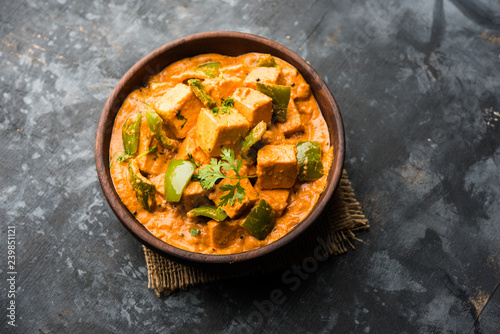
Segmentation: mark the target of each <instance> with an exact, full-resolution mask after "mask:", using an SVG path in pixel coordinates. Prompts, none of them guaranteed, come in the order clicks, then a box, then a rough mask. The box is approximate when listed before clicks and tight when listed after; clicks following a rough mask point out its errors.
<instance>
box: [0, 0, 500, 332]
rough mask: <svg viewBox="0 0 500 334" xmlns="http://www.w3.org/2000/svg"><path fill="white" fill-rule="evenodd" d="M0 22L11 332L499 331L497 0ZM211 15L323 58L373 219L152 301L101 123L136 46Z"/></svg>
mask: <svg viewBox="0 0 500 334" xmlns="http://www.w3.org/2000/svg"><path fill="white" fill-rule="evenodd" d="M0 21H1V25H0V32H1V33H0V36H1V37H0V64H1V72H0V84H1V87H2V89H1V92H0V94H1V95H0V138H1V141H2V145H1V148H0V153H1V157H2V162H1V164H0V189H1V192H0V218H1V219H2V226H3V227H2V228H1V229H0V257H1V258H2V261H0V278H1V283H0V296H1V297H0V300H1V310H2V311H1V312H0V316H1V318H2V323H1V327H0V331H1V332H2V333H5V332H7V333H11V332H12V333H66V332H67V333H179V332H189V333H213V332H222V333H233V332H265V333H276V332H300V333H328V332H336V333H396V332H397V333H429V332H433V333H445V332H446V333H448V332H453V333H472V332H474V333H498V332H499V331H500V292H498V291H497V290H500V289H498V286H499V284H500V222H499V217H500V176H499V175H500V102H499V97H500V81H499V78H500V3H499V2H498V1H494V0H471V1H466V0H450V1H443V0H425V1H418V2H415V1H402V2H399V1H363V0H360V1H351V0H339V1H334V2H333V1H327V0H317V1H310V2H304V1H300V0H293V1H274V2H272V1H239V0H225V1H210V0H208V1H158V2H154V3H153V2H138V1H130V0H122V1H120V0H117V1H106V2H102V3H101V2H99V1H67V0H58V1H47V2H45V1H32V0H30V1H24V0H23V1H3V2H2V10H1V12H0ZM213 30H236V31H242V32H248V33H253V34H256V35H261V36H264V37H267V38H270V39H272V40H274V41H276V42H278V43H281V44H283V45H285V46H286V47H288V48H290V49H291V50H293V51H295V52H297V53H298V54H299V55H300V56H301V57H303V58H304V59H306V60H308V61H309V62H310V63H311V65H312V66H313V67H314V68H315V69H316V70H317V71H318V72H319V73H321V74H322V76H323V78H324V80H325V81H326V82H327V84H328V86H329V87H330V89H331V91H332V92H333V94H334V96H335V97H336V99H337V102H338V104H339V106H340V108H341V111H342V115H343V118H344V122H345V129H346V140H347V152H346V153H347V154H346V162H345V168H346V170H347V172H348V173H349V175H350V178H351V180H352V184H353V187H354V189H355V191H356V193H357V196H358V198H359V200H360V202H361V204H362V206H363V209H364V210H365V212H366V215H367V217H368V218H369V219H370V223H371V229H370V230H369V231H368V232H364V233H361V234H359V235H358V237H359V238H361V239H363V240H364V243H361V242H356V243H355V245H356V250H350V251H349V252H348V253H347V254H345V255H341V256H337V257H331V258H329V259H328V260H327V261H325V262H323V263H321V265H320V266H319V268H318V269H317V270H315V271H314V272H312V273H308V274H301V275H300V276H297V277H299V278H298V279H297V281H298V282H299V283H298V284H290V282H286V281H283V280H282V279H281V277H282V274H283V272H276V273H272V274H268V275H264V276H256V277H247V278H243V279H234V280H229V281H223V282H217V283H211V284H206V285H203V286H199V287H195V288H191V289H189V290H188V291H185V292H178V293H174V294H173V295H171V296H169V297H164V298H158V297H156V295H155V294H154V292H153V291H152V290H149V289H148V288H147V270H146V264H145V259H144V255H143V252H142V249H141V245H140V244H139V243H138V242H137V241H136V240H135V239H134V238H133V237H132V236H131V235H130V234H129V233H128V232H127V231H126V230H125V229H124V228H123V226H122V225H121V224H120V223H119V222H118V220H117V219H116V218H115V217H114V215H113V213H112V211H111V210H110V208H109V206H108V205H107V202H106V201H105V199H104V196H103V195H102V192H101V190H100V186H99V183H98V181H97V176H96V172H95V165H94V138H95V131H96V127H97V122H98V119H99V116H100V113H101V110H102V107H103V106H104V103H105V101H106V99H107V97H108V96H109V94H110V93H111V91H112V89H113V87H114V86H115V85H116V84H117V82H118V80H119V79H120V78H121V77H122V76H123V74H124V73H125V72H126V71H127V70H128V69H129V68H130V67H131V66H132V65H133V64H134V63H136V62H137V61H138V60H139V59H140V58H142V57H143V56H144V55H146V54H147V53H149V52H150V51H152V50H153V49H155V48H157V47H159V46H161V45H163V44H165V43H167V42H169V41H172V40H174V39H177V38H180V37H183V36H186V35H189V34H192V33H197V32H204V31H213ZM8 226H14V227H15V232H16V236H15V242H16V250H15V252H16V255H15V257H16V263H15V270H16V275H15V278H16V280H15V284H14V288H15V289H14V294H15V298H11V297H9V296H8V295H9V291H11V290H10V286H11V284H10V283H12V282H11V281H7V279H9V278H10V276H9V272H10V270H9V268H8V262H7V256H8V234H9V229H8ZM275 289H280V290H282V291H283V292H284V295H283V296H282V298H281V299H280V300H279V302H278V303H274V304H269V300H270V298H271V297H270V296H271V294H272V291H273V290H275ZM13 299H14V300H15V303H16V304H15V305H16V311H15V315H16V319H15V324H16V327H15V328H13V327H11V326H10V325H8V323H7V320H9V319H8V318H7V317H6V316H7V315H8V312H9V311H8V310H7V307H8V306H9V305H10V304H9V303H10V301H11V300H13Z"/></svg>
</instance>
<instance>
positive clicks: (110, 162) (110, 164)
mask: <svg viewBox="0 0 500 334" xmlns="http://www.w3.org/2000/svg"><path fill="white" fill-rule="evenodd" d="M117 154H118V152H115V154H113V156H112V157H111V159H109V169H111V167H113V159H114V158H115V156H116V155H117Z"/></svg>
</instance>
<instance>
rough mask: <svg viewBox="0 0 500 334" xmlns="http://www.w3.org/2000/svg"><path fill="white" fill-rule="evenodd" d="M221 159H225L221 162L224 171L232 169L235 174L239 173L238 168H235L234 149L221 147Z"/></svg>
mask: <svg viewBox="0 0 500 334" xmlns="http://www.w3.org/2000/svg"><path fill="white" fill-rule="evenodd" d="M220 158H221V160H225V162H222V168H223V169H224V170H226V171H230V170H234V171H235V172H236V176H240V175H239V170H238V171H237V170H236V165H235V160H236V157H235V156H234V151H233V150H230V149H228V148H226V147H223V148H222V154H221V155H220Z"/></svg>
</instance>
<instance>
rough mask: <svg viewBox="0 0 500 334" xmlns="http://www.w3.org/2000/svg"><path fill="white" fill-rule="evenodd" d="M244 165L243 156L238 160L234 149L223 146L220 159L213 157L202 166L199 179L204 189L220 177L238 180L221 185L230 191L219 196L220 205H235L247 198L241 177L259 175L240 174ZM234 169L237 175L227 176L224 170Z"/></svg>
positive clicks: (208, 187) (211, 185) (223, 188)
mask: <svg viewBox="0 0 500 334" xmlns="http://www.w3.org/2000/svg"><path fill="white" fill-rule="evenodd" d="M242 165H243V162H242V160H241V158H239V159H237V160H236V156H235V154H234V151H233V150H232V149H228V148H226V147H223V148H222V154H221V158H220V160H217V159H215V158H212V159H211V160H210V164H208V165H204V166H202V167H201V168H200V169H199V170H198V179H199V180H200V184H201V186H202V187H203V188H204V189H210V188H212V187H213V186H214V185H215V183H216V182H217V181H218V180H220V179H232V180H238V182H236V184H225V185H222V186H221V187H220V190H222V191H227V192H228V193H227V194H225V195H223V196H221V197H220V198H219V206H224V205H227V204H229V205H234V203H235V201H238V202H240V203H242V202H243V201H244V199H245V194H246V192H245V188H243V186H242V185H241V183H240V180H241V179H245V178H253V177H257V175H249V176H240V170H241V167H242ZM230 170H233V171H234V172H235V173H236V176H227V175H225V174H224V173H223V172H222V171H225V172H228V171H230Z"/></svg>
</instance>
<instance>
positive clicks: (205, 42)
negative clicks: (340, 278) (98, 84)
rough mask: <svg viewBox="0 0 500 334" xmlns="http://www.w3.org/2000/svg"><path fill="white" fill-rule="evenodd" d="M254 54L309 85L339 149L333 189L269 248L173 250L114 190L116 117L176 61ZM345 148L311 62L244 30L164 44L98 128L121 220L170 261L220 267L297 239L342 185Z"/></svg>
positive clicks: (99, 150)
mask: <svg viewBox="0 0 500 334" xmlns="http://www.w3.org/2000/svg"><path fill="white" fill-rule="evenodd" d="M249 52H261V53H269V54H271V55H273V56H276V57H279V58H281V59H283V60H285V61H287V62H288V63H290V64H291V65H293V66H295V68H297V69H298V70H299V72H300V73H301V74H302V76H303V77H304V78H305V80H306V81H307V82H308V83H309V85H310V87H311V91H312V92H313V94H314V96H315V97H316V100H317V102H318V104H319V107H320V108H321V111H322V113H323V116H324V118H325V120H326V123H327V124H328V127H329V129H330V142H331V144H332V145H333V147H334V162H333V164H332V166H331V169H330V171H329V176H328V185H327V187H326V189H325V191H324V193H323V194H322V195H321V197H320V198H319V200H318V202H317V204H316V206H315V207H314V209H313V210H312V211H311V212H310V214H309V215H308V216H307V217H306V219H305V220H303V221H302V222H300V223H299V224H297V225H296V226H295V228H294V229H293V230H292V231H290V232H289V233H288V234H287V235H285V236H284V237H282V238H281V239H278V240H277V241H275V242H273V243H271V244H269V245H266V246H264V247H261V248H258V249H255V250H252V251H248V252H244V253H238V254H231V255H209V254H199V253H193V252H189V251H186V250H182V249H179V248H177V247H174V246H171V245H169V244H167V243H165V242H163V241H161V240H160V239H158V238H156V237H155V236H153V235H152V234H151V233H150V232H149V231H147V230H146V228H145V227H144V226H143V225H141V224H140V223H139V222H138V221H137V220H136V219H135V218H134V216H133V215H132V214H131V213H130V212H129V211H128V210H127V208H126V207H125V205H123V204H122V202H121V201H120V198H119V197H118V194H117V192H116V190H115V188H114V186H113V182H112V179H111V175H110V170H109V143H110V139H111V132H112V129H113V122H114V119H115V116H116V114H117V113H118V110H119V109H120V107H121V105H122V103H123V101H124V100H125V98H126V97H127V95H128V94H129V93H130V92H132V91H133V90H135V89H137V88H139V87H142V86H144V85H145V83H146V81H147V78H148V77H149V76H150V75H153V74H156V73H158V72H160V71H161V70H163V69H164V68H165V67H167V66H168V65H169V64H171V63H173V62H175V61H177V60H180V59H183V58H186V57H192V56H195V55H198V54H203V53H219V54H223V55H228V56H237V55H241V54H245V53H249ZM344 150H345V144H344V128H343V123H342V118H341V115H340V112H339V108H338V106H337V104H336V102H335V99H334V98H333V96H332V94H331V93H330V91H329V90H328V87H327V86H326V84H325V83H324V82H323V80H322V79H321V77H320V76H319V75H318V73H316V71H315V70H314V69H313V68H312V67H311V66H310V65H309V64H308V63H307V62H305V61H304V60H303V59H302V58H300V57H299V56H298V55H296V54H295V53H294V52H292V51H290V50H289V49H287V48H286V47H284V46H282V45H280V44H278V43H276V42H273V41H271V40H268V39H266V38H263V37H258V36H255V35H250V34H245V33H239V32H223V31H219V32H207V33H200V34H195V35H190V36H187V37H184V38H181V39H178V40H175V41H173V42H170V43H168V44H165V45H164V46H162V47H160V48H158V49H156V50H154V51H153V52H151V53H150V54H148V55H147V56H145V57H144V58H142V59H141V60H140V61H139V62H138V63H137V64H135V65H134V66H133V67H132V68H131V69H130V70H129V71H128V72H127V73H126V74H125V75H124V76H123V78H122V79H121V80H120V82H118V84H117V85H116V87H115V88H114V90H113V92H112V93H111V95H110V96H109V98H108V100H107V102H106V105H105V106H104V109H103V111H102V114H101V118H100V120H99V125H98V128H97V135H96V143H95V159H96V168H97V174H98V177H99V181H100V183H101V187H102V190H103V192H104V196H105V197H106V200H107V201H108V203H109V205H110V207H111V209H112V210H113V212H114V213H115V215H116V217H117V218H118V219H119V220H120V222H121V223H122V224H123V225H124V226H125V227H126V228H127V230H128V231H129V232H130V233H132V234H133V235H134V236H135V237H136V238H137V239H138V240H139V241H140V242H141V243H143V244H144V245H146V246H147V247H149V248H150V249H152V250H154V251H156V252H157V253H159V254H161V255H163V256H165V257H167V258H170V259H173V260H176V261H179V262H182V263H186V264H192V265H208V266H215V267H217V266H219V267H223V266H224V265H227V264H232V266H233V267H234V266H235V265H237V264H250V263H255V262H256V261H260V260H262V259H263V258H264V257H266V256H268V255H270V254H271V253H274V254H276V251H277V250H280V249H283V248H286V247H285V246H287V245H289V244H290V243H291V242H292V241H294V240H295V239H297V237H298V236H299V235H301V234H302V233H303V232H304V231H305V230H306V229H308V228H309V227H310V226H311V225H312V224H313V223H314V221H315V220H316V219H317V218H318V216H319V215H320V213H321V212H322V211H323V209H324V208H325V206H326V204H327V203H328V201H329V199H330V197H331V196H332V194H333V191H334V190H335V188H336V187H337V185H338V183H339V180H340V177H341V173H342V168H343V163H344Z"/></svg>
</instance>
